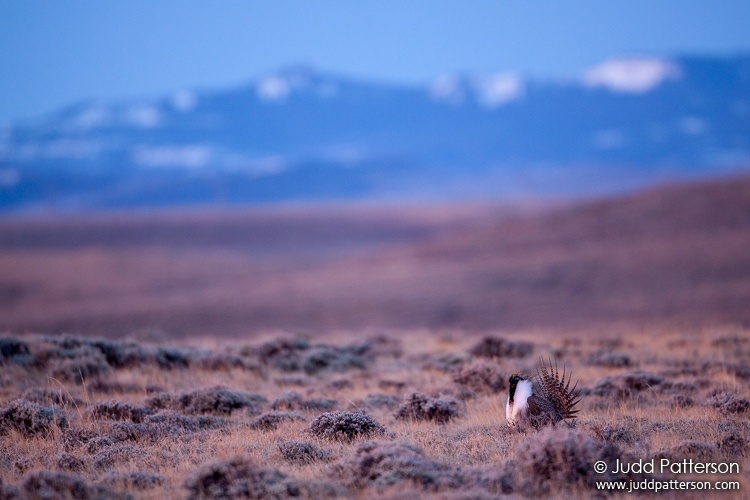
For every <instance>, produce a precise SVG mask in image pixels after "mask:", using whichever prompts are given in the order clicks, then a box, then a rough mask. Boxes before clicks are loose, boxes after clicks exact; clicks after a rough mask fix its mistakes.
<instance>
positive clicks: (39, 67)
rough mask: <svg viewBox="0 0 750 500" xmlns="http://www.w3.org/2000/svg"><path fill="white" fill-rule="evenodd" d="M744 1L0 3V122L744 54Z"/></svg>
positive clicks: (747, 34) (749, 14)
mask: <svg viewBox="0 0 750 500" xmlns="http://www.w3.org/2000/svg"><path fill="white" fill-rule="evenodd" d="M748 26H750V2H748V1H746V0H734V1H729V0H712V1H710V2H709V1H705V0H657V1H654V0H625V1H604V0H565V1H563V0H545V1H541V0H517V1H476V0H462V1H450V2H449V1H440V0H429V1H428V0H408V1H407V0H396V1H391V0H357V1H326V0H321V1H315V0H300V1H288V0H274V1H231V0H223V1H215V2H208V1H194V0H159V1H157V0H128V1H127V2H122V1H114V0H76V1H70V0H55V1H41V0H22V1H18V0H0V75H2V76H1V77H0V123H3V122H7V121H10V120H15V119H23V118H31V117H34V116H36V115H39V114H41V113H44V112H47V111H51V110H54V109H55V108H58V107H60V106H64V105H66V104H69V103H72V102H76V101H80V100H85V99H95V100H101V101H106V100H117V99H122V98H128V97H135V96H149V95H160V94H162V93H167V92H171V91H173V90H177V89H181V88H210V87H227V86H232V85H237V84H240V83H243V82H245V81H248V80H250V79H252V78H254V77H257V76H259V75H261V74H263V73H265V72H268V71H272V70H274V69H277V68H279V67H283V66H288V65H291V64H296V63H303V64H308V65H311V66H313V67H317V68H320V69H322V70H325V71H332V72H337V73H341V74H346V75H351V76H353V77H358V78H367V79H375V80H378V81H382V82H393V83H409V84H414V83H423V82H429V81H430V80H431V79H433V78H435V77H437V76H439V75H441V74H445V73H450V72H489V71H519V72H522V73H525V74H528V75H530V76H533V77H541V78H553V77H558V76H572V75H575V74H576V73H578V72H580V71H581V70H583V69H584V68H586V67H588V66H591V65H593V64H596V63H597V62H600V61H602V60H604V59H606V58H608V57H612V56H616V55H624V54H634V53H636V54H643V53H645V54H649V55H665V56H666V55H671V54H733V53H739V52H750V29H748Z"/></svg>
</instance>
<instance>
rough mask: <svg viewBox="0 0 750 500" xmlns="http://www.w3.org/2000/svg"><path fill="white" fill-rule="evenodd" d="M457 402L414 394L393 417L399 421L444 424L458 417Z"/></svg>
mask: <svg viewBox="0 0 750 500" xmlns="http://www.w3.org/2000/svg"><path fill="white" fill-rule="evenodd" d="M458 406H459V405H458V401H456V400H455V399H452V398H449V397H446V396H441V397H439V398H431V397H429V396H426V395H424V394H421V393H418V392H415V393H413V394H412V395H411V396H409V397H408V398H406V400H405V401H404V402H403V403H401V406H399V407H398V409H397V410H396V413H395V414H394V417H396V419H399V420H427V421H434V422H437V423H438V424H444V423H446V422H448V421H450V420H451V419H454V418H456V417H458V416H459V414H460V413H459V410H458Z"/></svg>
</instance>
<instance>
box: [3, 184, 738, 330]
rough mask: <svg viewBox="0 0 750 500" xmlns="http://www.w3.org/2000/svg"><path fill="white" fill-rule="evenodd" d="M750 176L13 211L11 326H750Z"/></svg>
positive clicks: (6, 306) (6, 277)
mask: <svg viewBox="0 0 750 500" xmlns="http://www.w3.org/2000/svg"><path fill="white" fill-rule="evenodd" d="M748 248H750V178H748V177H744V178H733V179H729V180H723V181H713V182H704V183H698V184H693V185H683V186H675V187H663V188H660V189H653V190H651V191H648V192H644V193H641V194H636V195H631V196H628V197H624V198H617V199H604V200H600V201H591V202H585V203H579V204H572V205H561V206H558V207H556V208H548V209H544V210H533V211H526V212H524V211H521V210H517V209H515V210H508V209H506V208H503V207H492V206H476V207H468V208H467V207H462V208H459V207H442V208H435V207H432V208H429V207H428V208H411V209H395V208H394V209H390V210H385V209H364V208H362V209H358V210H348V209H330V210H327V211H326V210H318V211H316V210H311V211H305V210H301V209H300V210H297V211H294V210H290V211H287V212H269V213H266V214H256V213H241V212H238V213H230V214H221V213H216V214H204V215H200V214H195V215H192V216H191V215H189V214H188V215H179V214H176V215H163V216H157V215H152V216H149V215H140V216H139V215H135V216H125V215H123V216H119V217H115V218H112V217H100V218H96V217H89V218H69V219H65V218H62V219H50V220H44V219H41V220H30V221H24V220H21V221H18V220H9V221H0V329H9V330H11V331H32V332H33V331H41V332H49V333H60V332H81V333H85V334H94V335H104V336H113V335H122V334H132V333H133V332H134V331H137V330H148V331H152V332H153V331H156V332H157V334H158V335H159V336H160V337H163V336H164V335H169V336H190V335H201V336H207V335H222V336H226V335H234V336H236V335H240V336H242V335H247V334H253V333H258V332H268V331H277V330H292V331H295V332H306V333H326V332H330V331H332V330H339V329H361V328H368V327H382V328H393V329H411V328H419V327H429V328H432V329H445V328H448V329H451V328H459V329H462V330H468V331H484V330H486V329H488V328H490V329H491V328H496V327H502V328H513V329H525V328H537V327H543V328H549V327H552V328H561V327H563V328H588V327H590V326H591V325H594V324H604V325H612V324H615V323H619V324H662V325H679V326H681V327H689V328H691V327H694V326H696V325H707V324H708V325H717V324H718V325H721V324H727V323H733V324H744V325H750V310H748V308H747V304H748V303H750V252H748V251H747V249H748Z"/></svg>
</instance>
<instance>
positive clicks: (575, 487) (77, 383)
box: [0, 329, 750, 498]
mask: <svg viewBox="0 0 750 500" xmlns="http://www.w3.org/2000/svg"><path fill="white" fill-rule="evenodd" d="M492 337H495V340H494V341H489V342H488V341H487V340H486V339H484V338H478V337H472V336H467V335H459V334H458V333H452V334H442V335H441V334H432V333H428V332H423V331H413V332H405V333H403V334H401V335H396V334H395V333H394V334H392V335H384V334H380V335H378V336H369V337H368V336H367V335H362V334H358V335H348V334H340V335H335V336H331V337H329V338H327V339H325V342H323V341H321V340H320V339H299V338H297V339H295V338H292V337H288V336H275V337H270V338H268V339H266V340H265V341H262V340H258V341H252V342H248V343H243V342H233V343H232V344H231V345H227V346H223V345H220V343H219V342H218V341H216V340H211V341H205V342H200V341H194V342H192V344H191V345H187V344H173V345H156V344H146V343H135V342H124V341H123V342H117V341H102V340H91V339H84V338H72V337H44V336H36V335H26V336H16V337H7V336H6V337H3V338H0V347H2V350H0V422H1V423H2V425H1V426H0V477H2V483H1V484H0V498H3V497H10V498H13V495H14V494H19V495H20V496H21V497H24V496H28V497H34V496H37V497H45V498H46V497H49V498H52V497H55V495H57V497H59V498H83V497H87V496H88V497H92V498H97V497H101V498H105V497H106V498H112V497H117V496H121V497H127V496H128V495H131V496H132V497H135V498H184V497H191V498H221V497H222V495H224V496H227V495H229V496H243V495H244V496H247V497H250V498H254V497H261V498H285V497H293V496H297V497H306V498H333V497H339V498H350V497H360V498H361V497H374V496H385V497H392V498H396V497H398V498H403V497H406V496H409V497H433V496H442V497H446V498H448V497H456V498H466V497H467V496H468V497H472V498H484V497H491V496H494V495H498V494H503V493H505V494H515V495H518V496H527V495H529V496H534V495H553V496H554V495H560V496H570V495H577V496H588V495H590V494H593V493H594V482H595V481H596V480H599V479H607V478H610V477H615V476H609V475H605V476H598V475H596V474H594V473H593V470H592V468H591V467H592V466H593V462H594V461H596V460H605V461H609V462H612V461H614V460H615V459H616V458H620V459H621V460H636V459H638V458H643V459H650V458H653V457H668V458H670V459H673V460H683V459H687V458H692V459H694V460H699V461H717V462H721V461H735V462H739V463H740V464H741V466H740V467H741V471H742V473H741V474H740V476H739V477H737V476H732V477H731V478H729V479H730V480H738V481H740V482H741V484H742V486H743V487H745V488H746V487H748V485H750V481H748V479H750V475H749V474H748V471H749V470H750V424H749V423H748V417H750V402H749V401H750V390H748V385H749V384H748V382H749V381H750V373H749V372H748V370H747V369H746V367H747V366H748V365H749V364H750V331H746V330H722V329H713V330H703V331H700V332H675V331H656V330H653V329H649V330H644V331H641V332H638V331H635V330H631V331H627V332H611V334H602V333H601V332H599V333H598V334H596V335H591V334H586V333H571V334H568V335H560V334H554V335H553V334H545V333H544V332H526V333H515V334H512V335H509V334H508V335H494V336H492ZM503 338H504V341H503V340H500V339H503ZM399 339H401V340H399ZM508 340H512V341H513V342H515V343H525V345H526V347H524V348H523V349H522V350H520V351H519V350H518V349H510V350H503V349H500V350H498V352H497V354H500V355H501V356H500V357H487V356H488V354H487V350H486V349H483V348H477V346H485V347H486V346H500V345H502V346H507V345H511V344H512V343H513V342H508ZM519 345H520V344H519ZM493 348H494V347H493ZM472 352H473V353H474V354H472ZM503 355H504V356H503ZM548 355H550V356H554V357H555V358H557V360H558V361H559V362H561V363H565V365H566V367H567V369H569V370H572V371H573V375H574V378H579V379H580V384H579V387H581V388H582V389H583V394H584V397H583V400H582V402H581V413H580V417H579V418H578V419H577V421H575V422H573V423H571V424H567V423H562V424H559V425H558V426H557V427H555V428H551V429H550V428H548V429H544V430H542V431H540V432H534V431H532V430H527V431H519V430H516V429H512V428H509V427H508V426H507V425H506V424H505V418H504V406H505V398H506V395H505V391H506V388H505V386H504V385H503V382H502V381H504V380H507V377H508V376H509V375H510V374H511V373H514V372H524V371H525V372H528V373H531V372H533V371H534V368H535V365H536V360H537V359H538V356H545V357H546V356H548ZM624 359H627V362H623V361H622V360H624ZM61 361H64V362H65V363H64V366H65V370H64V371H62V372H61V371H60V366H61ZM73 367H78V375H77V376H76V374H75V371H74V370H73ZM61 373H65V374H67V375H69V376H65V377H61V376H60V374H61ZM290 384H293V385H292V386H291V387H290ZM681 479H684V477H681ZM699 479H705V478H699ZM711 479H715V478H711ZM721 479H727V477H726V476H724V477H722V478H721ZM50 492H52V493H50ZM44 495H47V496H44ZM722 498H732V497H731V495H722Z"/></svg>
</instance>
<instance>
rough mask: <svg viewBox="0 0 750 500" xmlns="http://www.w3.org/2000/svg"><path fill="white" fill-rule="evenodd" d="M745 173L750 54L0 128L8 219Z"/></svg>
mask: <svg viewBox="0 0 750 500" xmlns="http://www.w3.org/2000/svg"><path fill="white" fill-rule="evenodd" d="M747 166H750V56H743V57H733V58H723V59H720V58H676V59H673V60H662V59H654V58H626V59H615V60H611V61H606V62H604V63H602V64H601V65H599V66H597V67H595V68H592V69H591V70H589V71H587V72H586V73H585V74H584V75H582V76H581V77H580V78H577V79H575V80H570V81H560V82H549V81H547V82H544V81H542V82H538V81H529V80H526V79H524V78H522V77H520V76H518V75H515V74H496V75H481V76H471V77H453V76H445V77H441V78H439V79H437V80H436V81H435V82H433V83H432V84H431V85H429V86H426V87H398V86H387V85H380V84H371V83H366V82H355V81H351V80H347V79H345V78H339V77H336V76H331V75H325V74H319V73H316V72H314V71H312V70H309V69H305V68H294V69H290V70H285V71H280V72H278V73H276V74H273V75H268V76H266V77H264V78H261V79H259V80H257V81H255V82H253V83H251V84H249V85H247V86H244V87H241V88H237V89H232V90H225V91H179V92H176V93H174V94H173V95H171V96H167V97H163V98H157V99H141V100H137V101H129V102H124V103H118V104H112V105H110V104H104V103H92V102H88V103H81V104H78V105H75V106H71V107H69V108H67V109H64V110H62V111H60V112H57V113H53V114H50V115H48V116H45V117H42V118H41V119H38V120H34V121H29V122H26V123H22V124H11V125H8V126H5V127H0V210H3V211H25V210H36V209H42V210H70V211H79V210H80V211H84V210H88V209H107V208H131V207H163V206H177V205H212V204H228V205H231V204H247V203H250V204H268V203H283V202H293V201H323V202H325V201H340V200H369V199H376V200H377V199H387V200H445V199H514V198H516V199H517V198H523V197H547V196H556V197H569V196H579V195H590V194H597V193H602V192H612V191H621V190H624V189H629V188H634V187H639V186H643V185H646V184H649V183H652V182H655V181H660V180H666V179H673V178H685V177H695V176H710V175H715V174H718V173H723V172H727V171H732V170H737V169H743V168H746V167H747Z"/></svg>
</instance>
